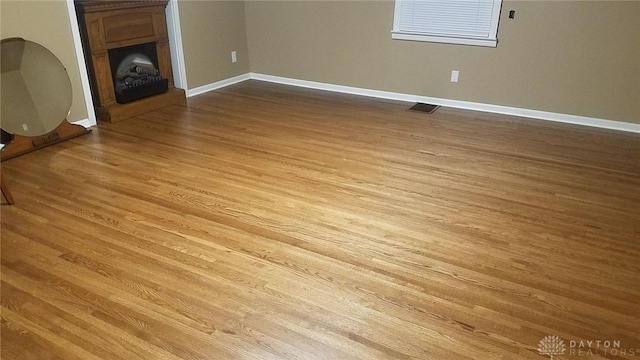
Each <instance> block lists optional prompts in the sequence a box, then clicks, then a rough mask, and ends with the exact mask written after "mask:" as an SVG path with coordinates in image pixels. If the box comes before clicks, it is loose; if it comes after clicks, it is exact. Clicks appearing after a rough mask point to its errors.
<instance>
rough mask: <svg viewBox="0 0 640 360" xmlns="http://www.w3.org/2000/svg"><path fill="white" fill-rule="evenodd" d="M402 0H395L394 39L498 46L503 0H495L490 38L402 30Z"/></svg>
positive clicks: (392, 32)
mask: <svg viewBox="0 0 640 360" xmlns="http://www.w3.org/2000/svg"><path fill="white" fill-rule="evenodd" d="M402 1H403V0H395V9H394V15H393V30H392V31H391V38H392V39H395V40H409V41H425V42H436V43H445V44H459V45H473V46H486V47H496V46H497V45H498V23H499V20H500V10H501V7H502V0H493V11H492V19H491V29H490V36H489V37H488V38H477V37H453V36H438V35H434V34H426V33H417V32H407V31H401V30H400V7H401V3H402Z"/></svg>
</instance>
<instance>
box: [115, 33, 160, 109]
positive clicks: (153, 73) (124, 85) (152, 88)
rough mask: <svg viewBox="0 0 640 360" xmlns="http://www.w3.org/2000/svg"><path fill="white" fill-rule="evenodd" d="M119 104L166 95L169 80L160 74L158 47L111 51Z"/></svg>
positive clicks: (126, 48) (143, 45)
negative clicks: (164, 93)
mask: <svg viewBox="0 0 640 360" xmlns="http://www.w3.org/2000/svg"><path fill="white" fill-rule="evenodd" d="M109 63H110V65H111V74H112V76H113V87H114V89H115V92H116V101H117V102H118V103H121V104H124V103H128V102H131V101H135V100H138V99H142V98H145V97H147V96H152V95H156V94H160V93H163V92H166V91H167V90H168V89H169V81H168V79H165V78H163V77H162V76H161V75H160V72H159V71H158V55H157V52H156V44H155V43H147V44H142V45H134V46H128V47H123V48H118V49H112V50H109Z"/></svg>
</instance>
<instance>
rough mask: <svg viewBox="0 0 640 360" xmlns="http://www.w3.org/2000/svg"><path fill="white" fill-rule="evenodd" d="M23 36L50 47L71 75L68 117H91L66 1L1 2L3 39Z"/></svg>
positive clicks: (1, 35)
mask: <svg viewBox="0 0 640 360" xmlns="http://www.w3.org/2000/svg"><path fill="white" fill-rule="evenodd" d="M10 37H21V38H23V39H26V40H30V41H33V42H36V43H38V44H40V45H42V46H44V47H45V48H47V49H49V51H51V52H52V53H53V54H54V55H55V56H57V57H58V59H60V61H61V62H62V64H63V65H64V67H65V68H66V69H67V72H68V73H69V77H70V78H71V87H72V90H73V102H72V104H71V113H70V114H69V118H68V120H69V121H71V122H74V121H78V120H84V119H87V118H88V115H87V106H86V104H85V102H84V94H83V92H82V83H81V81H80V71H79V68H78V61H77V59H76V54H75V47H74V45H73V37H72V34H71V24H70V22H69V14H68V13H67V5H66V3H65V2H64V1H61V0H56V1H46V0H45V1H25V0H22V1H9V0H2V1H0V38H2V39H5V38H10Z"/></svg>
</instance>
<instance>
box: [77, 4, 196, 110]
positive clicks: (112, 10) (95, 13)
mask: <svg viewBox="0 0 640 360" xmlns="http://www.w3.org/2000/svg"><path fill="white" fill-rule="evenodd" d="M167 3H168V0H140V1H111V0H80V1H76V9H77V13H78V20H79V23H80V33H81V37H82V45H83V49H84V52H85V57H86V59H87V66H88V67H89V73H90V83H91V92H92V95H93V100H94V106H95V108H96V112H97V116H98V119H99V120H103V121H109V122H115V121H120V120H124V119H127V118H130V117H133V116H136V115H140V114H142V113H146V112H149V111H152V110H155V109H158V108H161V107H164V106H167V105H171V104H175V103H185V102H186V97H185V92H184V90H182V89H176V88H175V86H174V83H173V74H172V70H171V52H170V48H169V37H168V33H167V20H166V16H165V7H166V6H167ZM146 43H155V44H156V51H157V55H158V70H159V71H160V75H161V76H162V77H163V78H167V79H168V80H169V91H167V92H166V93H163V94H159V95H154V96H150V97H147V98H144V99H140V100H136V101H134V102H130V103H127V104H119V103H117V102H116V96H115V89H114V85H113V78H112V74H111V65H110V63H109V53H108V52H109V50H111V49H117V48H121V47H125V46H132V45H140V44H146Z"/></svg>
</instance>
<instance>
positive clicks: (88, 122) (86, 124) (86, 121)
mask: <svg viewBox="0 0 640 360" xmlns="http://www.w3.org/2000/svg"><path fill="white" fill-rule="evenodd" d="M72 124H74V125H82V126H84V127H86V128H87V129H88V128H90V127H92V126H96V125H97V124H96V123H95V120H94V123H93V124H92V123H91V120H90V119H82V120H78V121H74V122H72Z"/></svg>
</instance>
